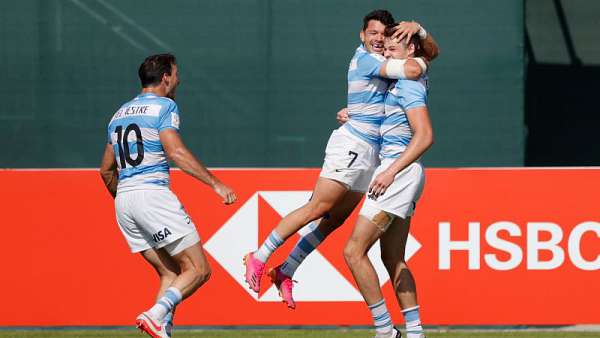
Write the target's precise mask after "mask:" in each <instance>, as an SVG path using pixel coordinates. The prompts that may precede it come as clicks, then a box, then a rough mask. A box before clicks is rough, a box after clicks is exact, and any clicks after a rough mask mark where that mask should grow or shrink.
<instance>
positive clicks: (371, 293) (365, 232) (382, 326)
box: [344, 25, 433, 338]
mask: <svg viewBox="0 0 600 338" xmlns="http://www.w3.org/2000/svg"><path fill="white" fill-rule="evenodd" d="M394 28H395V27H394V26H393V25H392V26H389V27H388V28H387V29H386V31H385V36H386V39H385V56H386V57H391V58H395V59H405V58H411V57H414V56H415V53H416V52H418V49H419V45H420V44H419V40H418V38H416V37H413V38H408V37H405V38H403V39H402V40H400V41H398V40H395V39H393V38H392V35H393V33H394ZM426 101H427V77H426V75H423V76H421V78H420V79H419V80H418V81H410V80H398V81H397V82H396V83H395V85H394V86H390V89H389V91H388V93H387V96H386V99H385V119H384V121H383V123H382V125H381V136H382V145H381V150H380V154H379V157H380V159H381V164H380V165H379V166H378V167H377V169H376V170H375V173H374V175H373V179H372V181H371V183H370V184H369V192H368V196H367V199H366V200H365V203H364V205H363V207H362V208H361V210H360V213H359V217H358V220H357V223H356V225H355V227H354V230H353V232H352V235H351V237H350V238H349V240H348V242H347V243H346V247H345V248H344V258H345V259H346V263H347V264H348V266H349V267H350V270H351V271H352V275H353V276H354V279H355V281H356V284H357V285H358V287H359V290H360V292H361V294H362V295H363V297H364V299H365V301H366V303H367V305H368V307H369V310H370V311H371V314H372V317H373V321H374V324H375V329H376V336H375V337H380V338H385V337H400V333H399V332H398V331H397V330H396V329H395V328H394V326H393V323H392V321H391V317H390V315H389V312H388V310H387V307H386V305H385V300H384V299H383V295H382V293H381V289H380V287H379V280H378V277H377V273H376V272H375V269H374V268H373V265H372V264H371V262H370V260H369V257H368V256H367V253H368V251H369V249H370V248H371V246H372V245H373V243H375V241H377V240H378V239H380V240H381V241H380V245H381V258H382V261H383V263H384V265H385V267H386V270H387V271H388V273H389V275H390V279H391V281H392V285H393V286H394V290H395V293H396V298H397V300H398V303H399V305H400V308H401V309H402V314H403V315H404V319H405V321H406V333H407V338H423V337H425V335H424V333H423V328H422V326H421V321H420V316H419V305H418V302H417V291H416V285H415V280H414V278H413V276H412V274H411V272H410V270H409V269H408V266H407V264H406V262H405V260H404V251H405V247H406V241H407V238H408V233H409V229H410V218H411V216H412V215H413V213H414V210H415V205H416V202H417V200H418V199H419V197H420V195H421V193H422V191H423V185H424V181H425V171H424V169H423V166H422V165H421V163H420V162H419V159H420V158H421V156H422V155H423V154H424V153H425V151H426V150H427V149H428V148H429V147H430V146H431V145H432V144H433V129H432V126H431V121H430V119H429V113H428V110H427V105H426Z"/></svg>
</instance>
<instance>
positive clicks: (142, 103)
mask: <svg viewBox="0 0 600 338" xmlns="http://www.w3.org/2000/svg"><path fill="white" fill-rule="evenodd" d="M167 128H173V129H175V130H179V110H178V108H177V104H176V103H175V101H173V100H171V99H169V98H166V97H161V96H158V95H155V94H152V93H144V94H140V95H138V96H137V97H135V98H134V99H133V100H131V101H129V102H127V103H125V104H124V105H122V106H121V108H119V110H117V112H116V113H115V115H113V117H112V119H111V120H110V123H109V124H108V142H109V143H110V144H112V146H113V149H114V151H115V158H116V160H117V166H118V168H119V186H118V188H117V190H118V191H119V192H121V191H128V190H137V189H164V188H165V187H168V186H169V163H168V161H167V157H166V155H165V151H164V149H163V146H162V144H161V143H160V138H159V136H158V134H159V133H160V132H161V131H163V130H165V129H167Z"/></svg>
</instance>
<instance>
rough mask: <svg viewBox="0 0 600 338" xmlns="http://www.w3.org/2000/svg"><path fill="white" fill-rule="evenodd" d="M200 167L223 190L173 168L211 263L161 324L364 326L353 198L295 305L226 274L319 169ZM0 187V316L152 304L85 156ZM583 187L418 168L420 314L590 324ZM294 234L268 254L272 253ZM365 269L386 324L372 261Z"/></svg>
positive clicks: (598, 263)
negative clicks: (351, 239)
mask: <svg viewBox="0 0 600 338" xmlns="http://www.w3.org/2000/svg"><path fill="white" fill-rule="evenodd" d="M214 172H215V174H216V175H217V176H218V177H219V178H220V179H221V180H223V181H224V182H226V183H227V184H229V185H230V186H232V187H233V188H234V189H235V190H236V193H237V195H238V198H239V199H238V201H237V202H236V204H234V205H231V206H225V205H223V204H222V203H221V202H220V200H219V199H218V198H217V196H216V195H215V194H214V193H213V192H212V191H211V190H210V189H208V188H207V187H206V186H203V185H202V184H200V183H198V182H196V181H194V180H193V179H192V178H190V177H188V176H186V175H185V174H183V173H182V172H179V171H174V172H173V175H172V176H173V178H172V189H173V190H174V191H175V193H176V194H177V195H178V196H179V198H180V200H181V201H182V203H183V204H184V205H185V207H186V210H187V211H188V213H189V214H190V215H191V216H192V219H193V220H194V222H195V223H196V225H197V227H198V230H199V232H200V235H201V236H202V239H203V243H204V245H205V250H206V252H207V256H208V258H209V261H210V263H211V266H212V270H213V273H212V277H211V279H210V280H209V281H208V283H207V284H206V285H204V286H203V287H202V288H201V289H200V290H199V291H198V292H197V293H196V294H194V295H193V296H192V297H191V298H189V299H188V300H186V301H184V302H183V303H182V304H181V305H180V307H179V310H178V313H177V318H176V324H178V325H213V326H220V325H370V323H371V320H370V315H369V312H368V310H367V307H366V306H365V305H364V303H363V302H362V300H361V298H360V294H359V293H358V291H357V289H356V286H355V284H354V282H353V279H352V276H351V274H350V272H349V270H348V269H347V267H346V266H345V263H344V259H343V256H342V249H343V246H344V243H345V241H346V239H347V238H348V236H349V234H350V232H351V229H352V226H353V225H354V223H355V221H356V212H355V213H354V214H353V215H352V217H351V218H350V219H349V220H348V221H347V222H346V224H344V225H343V226H342V227H341V228H340V229H339V230H338V231H337V232H336V233H334V234H333V235H331V236H330V238H328V239H327V240H326V241H325V242H324V243H323V245H322V246H321V247H319V248H318V249H317V251H315V252H314V253H313V254H312V255H311V256H309V258H308V259H307V260H306V262H305V265H303V266H302V267H300V269H299V270H298V272H297V274H296V276H295V279H297V280H298V282H299V283H298V284H296V286H295V289H294V291H295V293H296V296H297V300H298V307H297V309H296V310H293V311H292V310H288V309H287V308H286V307H285V306H284V305H283V304H281V303H280V302H279V300H278V297H277V294H276V292H275V291H274V289H273V288H272V286H271V285H270V283H268V281H267V279H265V280H264V281H263V285H264V286H263V292H262V293H261V294H260V295H255V294H253V293H252V292H250V291H249V290H248V289H247V287H246V286H245V284H243V283H242V282H241V281H242V275H241V271H243V270H242V269H243V268H242V255H243V254H244V253H245V252H247V251H249V250H253V249H255V248H256V247H257V246H258V244H259V242H262V240H263V239H264V238H265V237H266V236H267V234H268V233H269V231H270V230H271V229H272V228H273V227H274V226H275V225H276V224H277V222H278V221H279V220H280V219H281V217H283V215H285V214H286V213H288V212H289V211H291V210H293V209H294V208H296V207H298V206H300V205H301V204H302V203H303V202H304V201H306V200H307V199H308V197H309V196H310V191H311V190H312V188H313V185H314V182H315V180H316V178H317V176H318V170H315V169H273V170H266V169H265V170H258V169H235V170H215V171H214ZM0 186H2V192H3V193H2V203H1V205H2V214H3V217H2V228H1V229H2V235H3V238H4V240H3V245H2V246H1V247H0V248H1V249H0V250H1V252H2V257H3V258H4V259H3V271H4V272H3V276H2V278H1V279H0V287H1V288H2V290H4V294H3V300H4V304H9V306H3V307H0V325H2V326H28V325H32V326H45V325H60V326H63V325H130V324H132V323H133V321H134V319H135V317H136V315H137V314H138V313H139V312H141V311H143V310H145V309H146V308H148V307H149V306H150V305H152V303H153V301H154V292H155V291H156V288H157V287H158V280H157V278H156V276H155V274H154V272H153V271H152V269H151V268H150V267H149V266H148V265H147V264H146V263H145V262H143V260H142V258H141V257H139V255H132V254H130V253H129V249H128V247H127V245H126V242H125V240H124V239H123V238H122V235H121V233H120V231H119V230H118V227H117V224H116V222H115V217H114V207H113V204H112V199H111V197H110V196H109V194H108V193H107V192H106V191H105V189H104V187H103V185H102V183H101V180H100V177H99V175H98V173H97V172H96V171H95V170H3V171H0ZM598 191H600V169H429V170H428V171H427V182H426V186H425V192H424V195H423V197H422V199H421V201H420V202H419V203H418V205H417V209H416V215H415V217H414V219H413V223H412V228H411V237H410V240H409V243H408V245H407V258H408V264H409V266H410V267H411V269H412V271H413V273H414V275H415V278H416V280H417V288H418V291H419V301H420V304H421V309H422V310H421V316H422V320H423V322H424V323H425V324H438V325H486V324H491V325H517V324H540V325H541V324H585V323H600V312H598V311H597V310H596V307H597V304H598V303H599V302H600V282H599V281H600V199H599V198H598V197H597V196H598ZM297 238H299V237H298V235H294V236H293V237H292V238H291V239H290V240H289V241H288V243H286V244H285V245H284V246H283V247H282V248H281V249H280V250H279V252H278V253H276V254H275V255H274V256H273V257H272V258H271V260H270V262H269V264H270V265H271V266H272V265H276V264H279V263H280V262H282V261H283V260H284V259H285V256H286V255H287V253H289V251H290V250H291V248H292V247H293V245H294V243H295V242H296V240H297ZM376 251H377V248H374V249H373V252H372V255H373V257H376V255H377V252H376ZM376 261H377V260H376ZM380 268H381V266H378V269H379V270H381V269H380ZM380 279H381V283H382V285H383V290H384V295H385V296H386V299H387V302H388V308H390V310H391V313H392V317H393V318H394V320H395V321H396V322H401V321H402V316H401V314H400V311H399V309H398V307H397V305H396V301H395V298H394V295H393V290H392V287H391V285H390V283H389V281H388V278H387V276H386V275H385V273H380Z"/></svg>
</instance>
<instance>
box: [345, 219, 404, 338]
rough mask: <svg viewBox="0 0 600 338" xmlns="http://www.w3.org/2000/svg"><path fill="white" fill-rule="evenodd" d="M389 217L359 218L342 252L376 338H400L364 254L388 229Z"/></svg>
mask: <svg viewBox="0 0 600 338" xmlns="http://www.w3.org/2000/svg"><path fill="white" fill-rule="evenodd" d="M391 220H392V218H391V216H390V215H389V214H387V213H385V212H383V211H382V212H381V213H377V214H376V215H374V217H368V218H367V217H365V216H364V215H362V211H361V215H360V216H358V221H357V222H356V225H355V227H354V230H353V232H352V235H351V236H350V239H349V240H348V242H347V243H346V247H345V248H344V258H345V259H346V263H347V264H348V267H349V268H350V271H351V272H352V275H353V276H354V280H355V281H356V284H357V285H358V288H359V291H360V293H361V294H362V296H363V298H364V299H365V302H366V303H367V305H368V307H369V310H370V311H371V316H372V318H373V324H374V325H375V331H376V336H375V337H382V338H383V337H385V338H387V337H390V338H395V337H400V334H399V332H398V331H397V330H396V329H395V328H394V325H393V323H392V319H391V316H390V314H389V312H388V310H387V307H386V305H385V300H384V298H383V294H382V293H381V289H380V287H379V278H378V277H377V272H376V271H375V268H374V267H373V265H372V264H371V261H370V260H369V257H368V256H367V253H368V251H369V249H370V248H371V246H372V245H373V243H375V241H377V239H379V237H380V236H381V235H382V234H383V232H384V231H385V229H386V228H387V227H388V226H389V224H390V221H391Z"/></svg>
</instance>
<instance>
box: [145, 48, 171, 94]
mask: <svg viewBox="0 0 600 338" xmlns="http://www.w3.org/2000/svg"><path fill="white" fill-rule="evenodd" d="M175 64H177V60H176V59H175V55H173V54H168V53H167V54H156V55H150V56H148V57H147V58H146V59H145V60H144V62H142V64H141V65H140V68H139V69H138V75H139V77H140V81H141V82H142V88H146V87H151V86H155V85H158V84H160V81H162V77H163V75H164V74H167V75H171V70H172V68H173V65H175Z"/></svg>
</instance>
